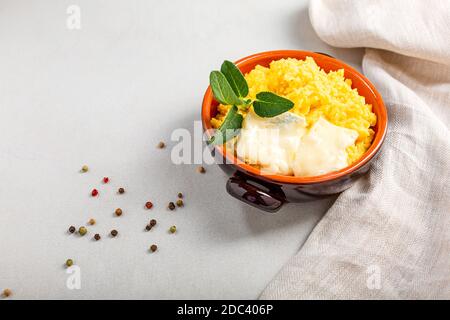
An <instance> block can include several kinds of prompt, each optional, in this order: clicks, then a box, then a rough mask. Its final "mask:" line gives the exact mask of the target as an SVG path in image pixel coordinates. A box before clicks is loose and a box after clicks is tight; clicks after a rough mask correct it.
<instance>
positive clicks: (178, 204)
mask: <svg viewBox="0 0 450 320" xmlns="http://www.w3.org/2000/svg"><path fill="white" fill-rule="evenodd" d="M177 206H178V207H182V206H184V202H183V200H181V199H178V200H177Z"/></svg>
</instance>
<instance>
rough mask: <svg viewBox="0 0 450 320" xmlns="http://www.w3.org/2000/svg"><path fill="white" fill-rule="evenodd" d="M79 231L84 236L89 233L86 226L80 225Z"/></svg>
mask: <svg viewBox="0 0 450 320" xmlns="http://www.w3.org/2000/svg"><path fill="white" fill-rule="evenodd" d="M78 233H79V234H80V236H84V235H85V234H86V233H87V229H86V227H80V228H79V229H78Z"/></svg>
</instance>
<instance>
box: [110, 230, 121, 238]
mask: <svg viewBox="0 0 450 320" xmlns="http://www.w3.org/2000/svg"><path fill="white" fill-rule="evenodd" d="M118 234H119V232H118V231H117V230H111V235H112V236H113V237H115V236H117V235H118Z"/></svg>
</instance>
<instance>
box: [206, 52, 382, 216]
mask: <svg viewBox="0 0 450 320" xmlns="http://www.w3.org/2000/svg"><path fill="white" fill-rule="evenodd" d="M308 56H309V57H312V58H314V60H315V61H316V63H317V64H318V65H319V66H320V67H321V68H322V69H324V70H325V71H326V72H329V71H334V70H338V69H344V74H345V78H348V79H351V80H352V87H353V88H356V89H358V93H359V94H360V95H362V96H364V97H365V99H366V103H368V104H371V105H372V110H373V112H374V113H375V114H376V116H377V123H376V125H375V127H373V129H374V131H375V136H374V139H373V142H372V145H371V146H370V147H369V149H368V150H367V151H366V152H365V153H364V155H363V156H362V157H361V158H360V159H359V160H358V161H357V162H355V163H353V164H352V165H349V166H347V167H346V168H344V169H342V170H339V171H334V172H330V173H327V174H324V175H320V176H313V177H294V176H283V175H266V174H264V175H263V174H261V172H260V170H259V169H258V168H256V167H253V166H250V165H248V164H246V163H243V162H242V161H240V160H238V159H236V157H235V155H234V154H232V153H231V152H230V151H227V150H225V148H224V147H223V146H216V147H211V151H212V152H213V153H214V154H215V157H216V159H220V161H218V163H219V165H220V167H221V168H222V169H223V170H224V171H225V172H226V173H227V174H228V175H229V179H228V181H227V182H226V189H227V191H228V193H229V194H230V195H232V196H233V197H235V198H237V199H239V200H241V201H243V202H245V203H247V204H249V205H252V206H254V207H256V208H259V209H261V210H264V211H268V212H276V211H278V210H279V209H280V208H281V207H282V206H283V204H285V203H287V202H303V201H310V200H314V199H318V198H322V197H325V196H329V195H332V194H336V193H339V192H342V191H344V190H346V189H348V188H350V187H351V186H352V185H353V184H354V182H355V181H356V180H357V179H358V178H359V177H361V176H362V175H364V174H365V173H366V172H367V171H368V170H369V167H370V164H371V162H372V161H373V160H374V159H375V157H376V155H377V154H378V153H379V152H380V149H381V146H382V144H383V141H384V138H385V136H386V130H387V125H388V118H387V111H386V107H385V105H384V103H383V99H382V97H381V95H380V93H379V92H378V91H377V90H376V88H375V87H374V85H373V84H372V83H371V82H370V81H369V80H368V79H367V78H366V77H365V76H363V75H362V74H361V73H359V72H358V71H356V70H355V69H354V68H352V67H350V66H348V65H347V64H345V63H343V62H342V61H339V60H338V59H335V58H333V57H331V56H329V55H327V54H323V53H318V52H309V51H297V50H278V51H269V52H262V53H257V54H254V55H251V56H248V57H245V58H242V59H240V60H238V61H236V62H235V64H236V65H237V67H238V68H239V69H240V70H241V71H242V73H244V74H245V73H248V72H250V71H251V70H252V69H253V68H255V66H256V65H262V66H265V67H268V66H269V64H270V62H272V61H273V60H279V59H282V58H296V59H299V60H300V59H301V60H303V59H305V58H306V57H308ZM217 106H218V103H217V101H215V100H214V97H213V94H212V90H211V88H210V87H208V89H207V90H206V93H205V96H204V98H203V106H202V123H203V129H204V130H210V129H211V128H212V126H211V118H213V117H214V116H215V115H216V113H217Z"/></svg>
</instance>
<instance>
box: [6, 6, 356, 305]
mask: <svg viewBox="0 0 450 320" xmlns="http://www.w3.org/2000/svg"><path fill="white" fill-rule="evenodd" d="M71 4H76V5H79V6H80V8H81V27H82V28H81V30H69V29H68V28H67V27H66V19H67V16H68V15H67V13H66V9H67V7H68V6H69V5H71ZM272 49H305V50H311V51H314V50H317V51H323V52H328V53H330V54H333V55H335V56H336V57H338V58H341V59H343V60H344V61H346V62H348V63H350V64H352V65H354V66H357V67H358V66H359V64H360V60H361V56H362V50H359V49H357V50H343V49H333V48H331V47H329V46H327V45H326V44H324V43H323V42H321V41H320V40H319V39H318V38H317V37H316V35H315V34H314V31H313V30H312V28H311V25H310V22H309V18H308V13H307V1H299V0H284V1H275V0H263V1H262V0H258V1H256V0H253V1H242V0H233V1H218V0H214V1H212V0H195V1H184V0H176V1H175V0H171V1H147V0H140V1H137V0H133V1H125V0H122V1H119V0H103V1H100V0H84V1H82V0H78V1H64V0H54V1H50V0H47V1H43V0H42V1H25V0H3V1H1V3H0V130H1V137H0V167H1V179H0V203H1V207H0V288H6V287H7V288H11V289H12V290H13V292H14V296H13V298H26V299H43V298H58V299H71V298H83V299H95V298H107V299H108V298H137V299H139V298H213V299H214V298H256V297H258V295H259V294H260V292H261V290H263V289H264V287H265V286H266V285H267V283H268V282H269V281H270V279H271V278H272V277H273V276H274V275H275V274H276V273H277V272H278V271H279V269H280V268H281V267H282V266H283V264H284V263H285V262H286V261H287V260H288V259H289V258H290V257H292V256H293V255H294V254H295V253H296V252H297V251H298V250H299V248H300V247H301V245H302V243H303V242H304V241H305V239H306V238H307V236H308V234H309V233H310V232H311V230H312V228H313V227H314V225H315V224H316V223H317V222H318V220H319V219H320V217H321V216H322V215H323V213H324V212H325V211H326V209H327V207H328V206H329V205H330V204H331V203H332V200H333V199H330V200H325V201H321V202H314V203H308V204H301V205H298V204H297V205H287V206H286V207H285V208H283V209H282V210H281V211H280V212H279V213H278V214H277V215H274V216H272V215H265V214H261V212H258V211H257V210H256V209H253V208H250V207H248V206H246V205H244V204H241V203H239V202H238V201H236V200H234V199H233V198H231V197H230V196H228V195H227V194H226V191H225V181H226V177H225V175H224V174H223V173H222V172H221V170H220V169H219V168H218V167H217V166H207V173H206V174H205V175H200V174H198V173H196V170H195V168H196V166H195V165H179V166H176V165H173V164H171V162H170V147H171V146H173V144H174V143H173V142H170V134H171V132H172V131H173V130H174V129H175V128H180V127H184V128H188V129H189V130H192V128H193V121H194V120H198V119H199V117H200V107H201V100H202V96H203V93H204V90H205V89H206V87H207V85H208V75H209V72H210V70H212V69H216V68H218V67H219V66H220V63H221V62H222V61H223V60H224V59H230V60H236V59H238V58H241V57H243V56H246V55H249V54H252V53H256V52H260V51H266V50H272ZM160 140H165V141H166V142H168V145H169V146H168V148H167V149H165V150H157V149H156V148H155V145H156V144H157V143H158V142H159V141H160ZM83 164H88V165H89V167H90V171H89V172H88V173H86V174H81V173H79V169H80V167H81V166H82V165H83ZM103 176H108V177H110V179H111V182H110V183H109V184H107V185H103V184H102V183H101V182H100V181H101V178H102V177H103ZM119 186H123V187H125V188H126V191H127V192H126V194H124V195H121V196H119V195H117V194H116V190H117V188H118V187H119ZM93 187H97V188H98V189H99V191H100V196H99V197H98V198H95V199H93V198H92V197H90V195H89V193H90V190H91V189H92V188H93ZM179 191H181V192H183V193H185V195H186V198H185V202H186V206H185V208H183V209H182V210H177V211H176V212H173V213H171V212H168V211H167V210H166V209H165V206H166V204H167V202H168V201H171V200H173V199H175V197H176V194H177V193H178V192H179ZM148 199H151V200H152V201H153V202H154V203H155V207H154V209H152V210H151V211H148V210H145V209H144V203H145V202H146V201H147V200H148ZM116 207H121V208H122V209H123V210H124V215H123V216H122V217H120V218H117V217H114V216H113V212H114V209H115V208H116ZM91 217H92V218H95V219H96V220H97V225H96V226H94V227H89V234H88V235H87V236H85V237H84V238H80V237H77V236H75V235H68V234H67V232H66V230H67V228H68V227H69V226H70V225H75V226H80V225H86V222H87V221H88V219H89V218H91ZM152 217H154V218H156V219H157V220H158V226H157V227H156V228H155V229H154V230H153V231H151V232H144V231H143V229H144V227H145V224H146V223H147V221H148V220H149V219H150V218H152ZM172 224H176V225H177V227H178V230H179V232H178V233H177V234H175V235H169V234H168V233H167V229H168V227H169V226H170V225H172ZM113 228H116V229H117V230H119V237H118V238H116V239H110V238H109V237H107V236H106V234H107V233H108V232H109V231H110V230H111V229H113ZM97 232H98V233H100V234H101V235H102V236H103V239H102V240H101V241H99V242H94V241H93V240H92V236H93V234H94V233H97ZM152 243H156V244H158V246H159V248H160V249H159V251H158V252H157V253H155V254H150V253H148V251H147V248H148V247H149V245H150V244H152ZM67 258H72V259H74V260H75V263H76V264H77V265H78V266H79V267H80V268H81V279H82V287H81V289H80V290H69V289H67V287H66V279H67V277H68V275H67V274H66V270H65V268H64V267H63V264H64V262H65V260H66V259H67Z"/></svg>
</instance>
